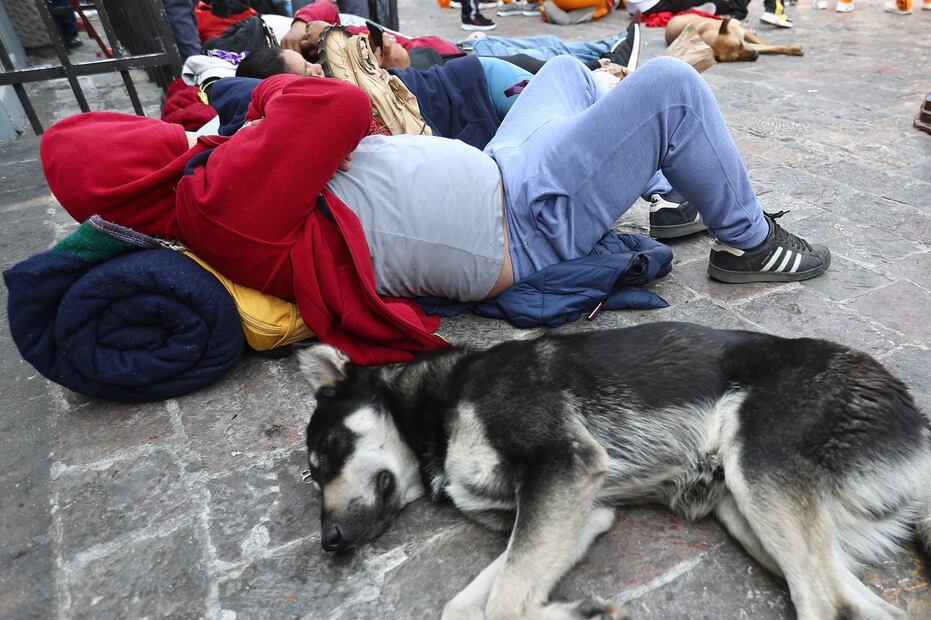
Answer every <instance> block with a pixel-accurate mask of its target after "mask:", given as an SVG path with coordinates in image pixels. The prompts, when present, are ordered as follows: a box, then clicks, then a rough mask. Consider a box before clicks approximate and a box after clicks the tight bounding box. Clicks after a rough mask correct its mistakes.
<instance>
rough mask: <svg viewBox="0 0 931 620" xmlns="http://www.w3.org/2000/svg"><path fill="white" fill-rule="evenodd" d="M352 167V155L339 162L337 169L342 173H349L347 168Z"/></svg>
mask: <svg viewBox="0 0 931 620" xmlns="http://www.w3.org/2000/svg"><path fill="white" fill-rule="evenodd" d="M351 166H352V153H350V154H349V155H346V159H344V160H343V161H341V162H339V169H340V170H342V171H343V172H349V168H350V167H351Z"/></svg>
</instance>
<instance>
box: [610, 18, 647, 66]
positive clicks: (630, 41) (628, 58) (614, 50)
mask: <svg viewBox="0 0 931 620" xmlns="http://www.w3.org/2000/svg"><path fill="white" fill-rule="evenodd" d="M608 60H610V61H611V62H613V63H614V64H616V65H621V66H622V67H627V68H628V69H629V70H631V71H633V70H634V69H636V68H637V63H638V62H640V24H631V25H630V26H628V27H627V33H626V34H625V36H624V38H623V39H618V41H617V42H616V43H615V44H614V45H613V46H612V47H611V50H610V51H609V52H608Z"/></svg>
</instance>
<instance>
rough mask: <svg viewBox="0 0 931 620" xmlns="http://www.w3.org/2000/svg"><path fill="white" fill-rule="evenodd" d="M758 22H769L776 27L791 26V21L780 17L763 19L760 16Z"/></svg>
mask: <svg viewBox="0 0 931 620" xmlns="http://www.w3.org/2000/svg"><path fill="white" fill-rule="evenodd" d="M760 22H761V23H764V24H769V25H770V26H775V27H776V28H792V27H793V24H792V22H784V21H782V20H781V19H764V18H763V17H760Z"/></svg>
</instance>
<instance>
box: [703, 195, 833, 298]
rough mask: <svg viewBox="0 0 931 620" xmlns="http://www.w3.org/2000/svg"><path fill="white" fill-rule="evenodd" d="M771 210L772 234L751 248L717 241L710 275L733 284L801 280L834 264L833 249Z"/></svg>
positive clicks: (815, 274)
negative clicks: (796, 229) (802, 233)
mask: <svg viewBox="0 0 931 620" xmlns="http://www.w3.org/2000/svg"><path fill="white" fill-rule="evenodd" d="M785 213H786V212H785V211H780V212H779V213H772V214H770V213H767V214H766V221H767V222H769V236H768V237H766V240H765V241H764V242H763V243H761V244H760V245H758V246H757V247H755V248H752V249H750V250H739V249H737V248H734V247H731V246H729V245H727V244H725V243H721V242H720V241H715V243H714V246H712V248H711V257H710V258H709V260H708V275H709V276H711V277H712V278H714V279H715V280H720V281H721V282H728V283H731V284H743V283H745V282H797V281H799V280H807V279H809V278H814V277H815V276H820V275H821V274H822V273H824V272H825V271H827V269H828V267H830V265H831V251H830V250H829V249H828V248H827V247H826V246H824V245H818V244H815V245H812V244H810V243H808V242H807V241H805V240H804V239H802V238H801V237H799V236H797V235H793V234H792V233H790V232H788V231H787V230H785V229H784V228H783V227H781V226H780V225H779V224H777V223H776V219H777V218H779V217H782V216H783V215H785Z"/></svg>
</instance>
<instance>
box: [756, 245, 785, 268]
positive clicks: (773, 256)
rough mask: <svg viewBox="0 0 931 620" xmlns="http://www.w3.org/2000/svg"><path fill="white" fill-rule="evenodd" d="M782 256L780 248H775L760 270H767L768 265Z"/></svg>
mask: <svg viewBox="0 0 931 620" xmlns="http://www.w3.org/2000/svg"><path fill="white" fill-rule="evenodd" d="M780 256H782V248H781V247H780V248H776V251H775V252H773V255H772V256H770V257H769V260H768V261H766V264H765V265H763V269H761V270H760V271H769V269H770V267H772V266H773V265H775V264H776V261H777V260H779V257H780Z"/></svg>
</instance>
